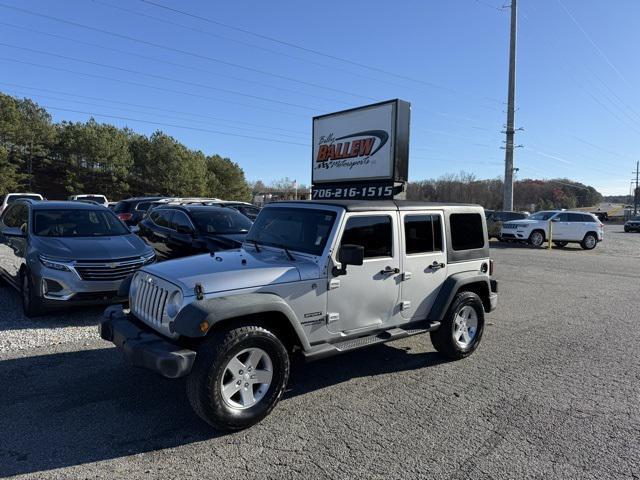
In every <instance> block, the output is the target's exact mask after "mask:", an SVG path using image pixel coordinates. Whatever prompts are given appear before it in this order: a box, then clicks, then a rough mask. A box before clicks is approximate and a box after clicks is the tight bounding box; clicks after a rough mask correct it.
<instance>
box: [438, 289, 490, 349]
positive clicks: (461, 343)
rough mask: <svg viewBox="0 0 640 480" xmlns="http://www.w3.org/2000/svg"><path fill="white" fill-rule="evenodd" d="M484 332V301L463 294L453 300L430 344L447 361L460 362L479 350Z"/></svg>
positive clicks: (468, 293) (471, 294)
mask: <svg viewBox="0 0 640 480" xmlns="http://www.w3.org/2000/svg"><path fill="white" fill-rule="evenodd" d="M483 331H484V306H483V305H482V300H480V297H478V295H477V294H475V293H473V292H461V293H458V294H457V295H456V296H455V298H454V299H453V303H452V304H451V307H449V310H448V311H447V314H446V315H445V317H444V319H443V321H442V324H441V325H440V328H439V329H438V330H436V331H434V332H431V343H432V344H433V347H434V348H435V349H436V350H437V351H438V352H439V353H441V354H442V355H444V356H445V357H448V358H451V359H454V360H459V359H461V358H464V357H467V356H469V355H471V354H472V353H473V352H474V351H475V350H476V348H478V345H479V344H480V340H481V339H482V332H483Z"/></svg>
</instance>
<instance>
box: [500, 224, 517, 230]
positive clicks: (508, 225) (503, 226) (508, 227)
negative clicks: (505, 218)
mask: <svg viewBox="0 0 640 480" xmlns="http://www.w3.org/2000/svg"><path fill="white" fill-rule="evenodd" d="M518 227H519V225H516V224H513V223H503V224H502V228H506V229H513V228H518Z"/></svg>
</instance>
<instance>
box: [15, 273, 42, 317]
mask: <svg viewBox="0 0 640 480" xmlns="http://www.w3.org/2000/svg"><path fill="white" fill-rule="evenodd" d="M20 287H21V288H20V298H21V299H22V311H23V312H24V314H25V316H27V317H29V318H31V317H37V316H39V315H42V314H43V313H44V306H43V305H42V299H41V298H40V297H38V296H37V295H36V292H35V289H34V286H33V282H32V281H31V274H30V273H29V271H27V270H25V271H24V272H23V273H22V276H21V278H20Z"/></svg>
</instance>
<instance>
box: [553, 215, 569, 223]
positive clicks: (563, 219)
mask: <svg viewBox="0 0 640 480" xmlns="http://www.w3.org/2000/svg"><path fill="white" fill-rule="evenodd" d="M553 219H554V220H555V221H556V222H568V221H569V214H568V213H559V214H558V215H556V216H555V217H553Z"/></svg>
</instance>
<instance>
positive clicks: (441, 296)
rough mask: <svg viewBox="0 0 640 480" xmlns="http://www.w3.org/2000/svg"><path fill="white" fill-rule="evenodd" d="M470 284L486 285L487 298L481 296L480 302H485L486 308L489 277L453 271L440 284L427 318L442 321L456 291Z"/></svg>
mask: <svg viewBox="0 0 640 480" xmlns="http://www.w3.org/2000/svg"><path fill="white" fill-rule="evenodd" d="M471 284H479V285H481V286H482V288H483V289H484V286H485V285H486V288H487V298H486V299H485V298H482V297H481V299H482V303H483V304H485V309H486V302H488V301H489V295H490V294H491V283H490V279H489V277H488V276H486V275H481V274H479V273H478V272H460V273H454V274H453V275H451V276H450V277H448V278H447V279H446V280H445V281H444V283H443V284H442V288H440V291H439V292H438V296H437V297H436V300H435V302H434V303H433V306H432V307H431V311H430V312H429V316H428V318H429V320H437V321H442V320H443V318H444V316H445V315H446V313H447V311H448V310H449V306H450V305H451V303H452V302H453V299H454V297H455V296H456V293H458V291H459V290H460V289H461V288H462V287H464V286H466V285H471Z"/></svg>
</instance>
